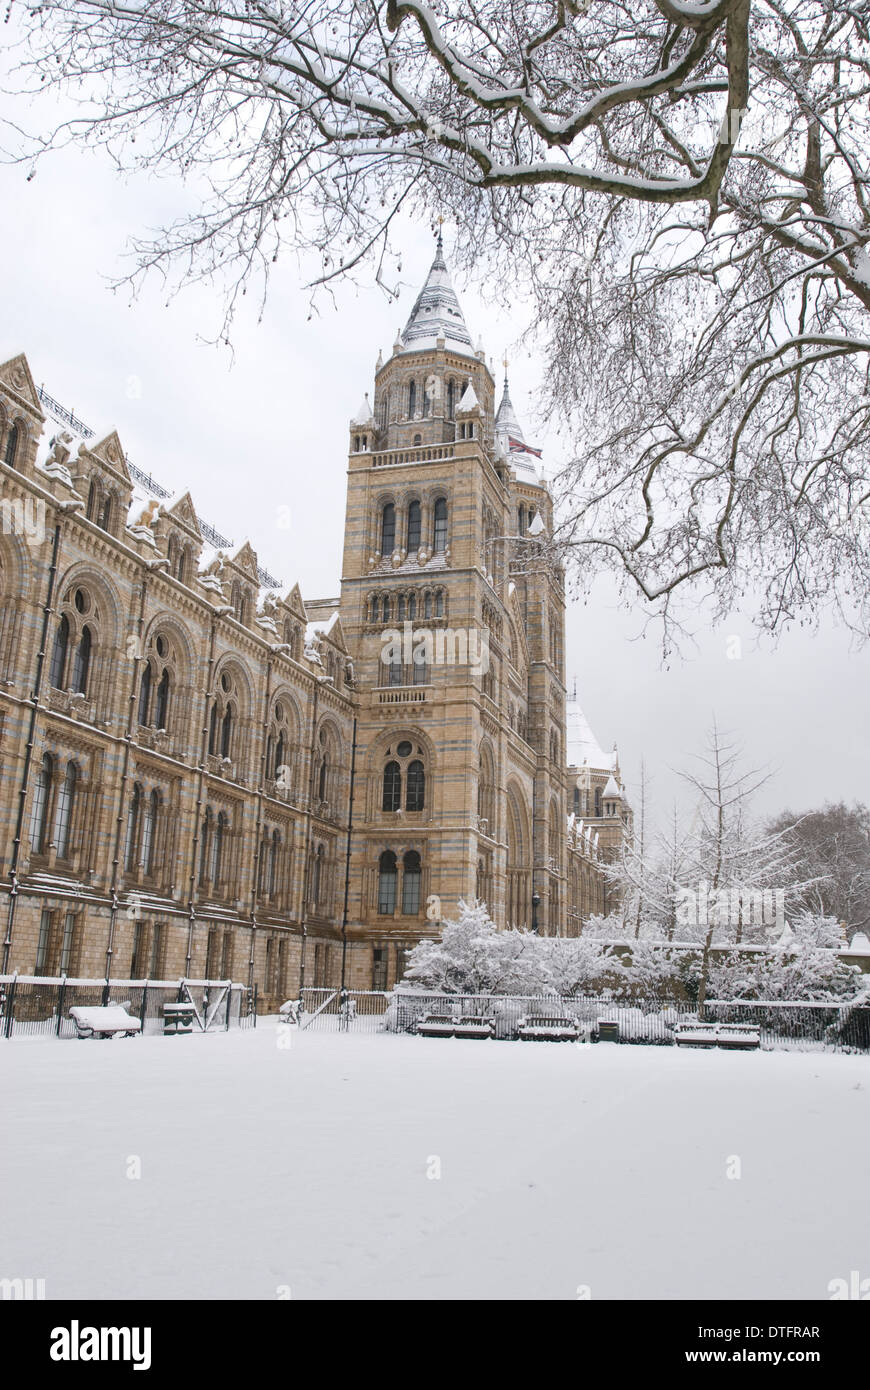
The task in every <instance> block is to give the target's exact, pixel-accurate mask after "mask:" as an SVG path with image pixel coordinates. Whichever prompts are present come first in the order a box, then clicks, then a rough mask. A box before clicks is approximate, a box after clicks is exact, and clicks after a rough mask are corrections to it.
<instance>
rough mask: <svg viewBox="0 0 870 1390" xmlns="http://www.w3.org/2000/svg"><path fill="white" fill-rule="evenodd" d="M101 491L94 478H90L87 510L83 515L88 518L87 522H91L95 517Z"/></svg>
mask: <svg viewBox="0 0 870 1390" xmlns="http://www.w3.org/2000/svg"><path fill="white" fill-rule="evenodd" d="M101 491H102V489H101V487H100V484H99V483H98V482H97V480H96V478H92V479H91V485H90V487H89V488H88V509H87V512H86V513H85V515H86V516H87V518H88V521H93V520H94V519H95V517H96V515H97V512H98V510H99V506H100V493H101Z"/></svg>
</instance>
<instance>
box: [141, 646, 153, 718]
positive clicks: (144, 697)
mask: <svg viewBox="0 0 870 1390" xmlns="http://www.w3.org/2000/svg"><path fill="white" fill-rule="evenodd" d="M150 703H151V665H150V663H149V662H147V661H146V662H145V665H144V667H143V670H142V680H141V681H140V683H139V723H140V724H143V725H147V723H148V706H149V705H150Z"/></svg>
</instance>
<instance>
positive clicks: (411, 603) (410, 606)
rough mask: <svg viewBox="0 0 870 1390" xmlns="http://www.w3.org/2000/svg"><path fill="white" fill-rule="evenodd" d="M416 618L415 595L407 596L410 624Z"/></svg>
mask: <svg viewBox="0 0 870 1390" xmlns="http://www.w3.org/2000/svg"><path fill="white" fill-rule="evenodd" d="M416 616H417V595H416V594H409V595H408V617H409V618H410V619H411V622H413V621H414V619H415V618H416Z"/></svg>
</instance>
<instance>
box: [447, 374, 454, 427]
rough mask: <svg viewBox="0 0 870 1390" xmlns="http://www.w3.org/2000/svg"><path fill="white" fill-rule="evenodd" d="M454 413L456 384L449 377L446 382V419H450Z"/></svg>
mask: <svg viewBox="0 0 870 1390" xmlns="http://www.w3.org/2000/svg"><path fill="white" fill-rule="evenodd" d="M455 414H456V385H455V383H454V381H453V378H452V377H451V378H450V380H449V381H448V383H447V419H448V420H452V419H453V417H454V415H455Z"/></svg>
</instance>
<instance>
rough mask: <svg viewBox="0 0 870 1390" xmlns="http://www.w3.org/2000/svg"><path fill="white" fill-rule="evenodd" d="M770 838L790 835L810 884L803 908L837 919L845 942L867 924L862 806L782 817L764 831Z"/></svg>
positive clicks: (869, 907)
mask: <svg viewBox="0 0 870 1390" xmlns="http://www.w3.org/2000/svg"><path fill="white" fill-rule="evenodd" d="M768 830H769V831H770V833H771V834H776V833H778V832H780V831H783V830H788V831H790V834H789V839H790V840H791V842H792V844H793V845H794V846H795V847H796V851H797V854H798V856H799V858H800V863H801V869H802V872H803V874H804V876H808V877H812V879H813V882H812V883H811V885H810V887H809V888H808V889H807V890H806V893H805V894H804V895H803V905H804V907H805V908H806V909H807V910H808V911H810V912H815V913H817V914H820V915H827V916H831V917H836V918H837V920H838V921H839V922H842V923H843V925H844V927H845V929H846V932H847V934H848V936H850V937H851V936H852V935H853V934H854V933H855V932H856V931H858V930H863V929H864V928H866V927H867V924H868V922H870V811H868V809H867V807H866V806H861V805H858V804H856V805H854V806H846V805H845V804H844V803H843V802H842V801H841V802H840V803H839V804H837V805H827V806H823V807H822V809H821V810H818V811H808V812H807V813H806V814H805V815H802V816H796V815H794V813H793V812H791V811H783V813H782V814H781V815H779V816H777V817H776V819H775V820H773V821H771V823H770V825H769V826H768Z"/></svg>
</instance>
